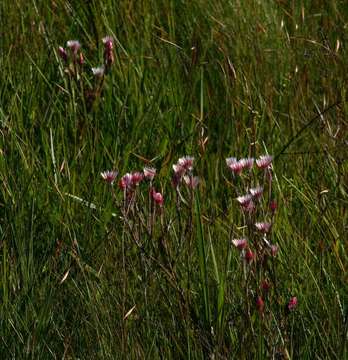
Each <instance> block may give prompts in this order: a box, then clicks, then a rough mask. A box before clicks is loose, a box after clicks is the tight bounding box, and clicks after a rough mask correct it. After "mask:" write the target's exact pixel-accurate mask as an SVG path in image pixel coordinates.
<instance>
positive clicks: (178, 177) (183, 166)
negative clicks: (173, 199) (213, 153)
mask: <svg viewBox="0 0 348 360" xmlns="http://www.w3.org/2000/svg"><path fill="white" fill-rule="evenodd" d="M193 161H194V157H192V156H184V157H182V158H180V159H179V160H178V162H177V163H176V164H174V165H173V170H174V175H173V179H172V182H173V186H174V187H175V188H176V189H178V187H179V185H180V183H181V182H184V183H185V184H186V185H187V186H188V187H189V188H191V189H195V188H196V187H197V185H198V184H199V178H198V176H193V174H192V170H193Z"/></svg>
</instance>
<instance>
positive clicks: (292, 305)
mask: <svg viewBox="0 0 348 360" xmlns="http://www.w3.org/2000/svg"><path fill="white" fill-rule="evenodd" d="M297 304H298V301H297V297H296V296H293V297H292V298H290V300H289V302H288V305H287V308H288V310H289V311H292V310H294V309H295V308H296V307H297Z"/></svg>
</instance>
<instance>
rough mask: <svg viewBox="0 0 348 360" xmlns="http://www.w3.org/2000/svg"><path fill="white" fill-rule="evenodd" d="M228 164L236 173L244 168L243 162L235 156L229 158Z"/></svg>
mask: <svg viewBox="0 0 348 360" xmlns="http://www.w3.org/2000/svg"><path fill="white" fill-rule="evenodd" d="M226 164H227V166H228V167H229V168H230V170H231V171H232V172H233V173H234V174H235V175H239V174H240V173H241V172H242V170H243V168H244V164H243V162H241V161H237V159H236V158H233V157H232V158H227V159H226Z"/></svg>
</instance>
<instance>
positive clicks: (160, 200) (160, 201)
mask: <svg viewBox="0 0 348 360" xmlns="http://www.w3.org/2000/svg"><path fill="white" fill-rule="evenodd" d="M150 195H151V197H152V199H153V201H154V202H155V203H156V204H157V205H159V206H162V205H163V203H164V199H163V195H162V194H161V193H160V192H156V190H155V189H153V188H152V189H151V190H150Z"/></svg>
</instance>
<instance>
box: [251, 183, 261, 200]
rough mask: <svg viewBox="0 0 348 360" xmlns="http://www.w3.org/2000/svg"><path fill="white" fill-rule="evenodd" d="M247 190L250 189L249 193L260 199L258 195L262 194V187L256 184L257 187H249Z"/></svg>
mask: <svg viewBox="0 0 348 360" xmlns="http://www.w3.org/2000/svg"><path fill="white" fill-rule="evenodd" d="M249 191H250V194H251V195H252V197H253V198H254V199H256V200H257V199H260V197H261V196H262V193H263V187H262V186H257V187H254V188H251V189H250V190H249Z"/></svg>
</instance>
